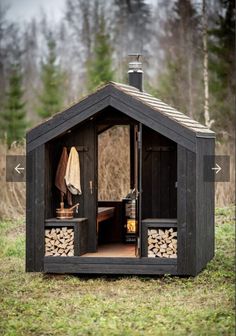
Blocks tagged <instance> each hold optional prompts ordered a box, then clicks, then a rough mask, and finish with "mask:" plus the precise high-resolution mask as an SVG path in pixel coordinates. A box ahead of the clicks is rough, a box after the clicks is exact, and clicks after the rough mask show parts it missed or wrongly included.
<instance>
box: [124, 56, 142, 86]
mask: <svg viewBox="0 0 236 336" xmlns="http://www.w3.org/2000/svg"><path fill="white" fill-rule="evenodd" d="M129 56H136V58H137V60H136V61H132V62H130V63H129V71H128V76H129V85H131V86H134V87H136V88H137V89H139V90H140V91H143V70H142V63H141V62H139V57H140V56H141V55H140V54H132V55H129Z"/></svg>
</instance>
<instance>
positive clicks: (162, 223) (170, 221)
mask: <svg viewBox="0 0 236 336" xmlns="http://www.w3.org/2000/svg"><path fill="white" fill-rule="evenodd" d="M142 225H144V226H146V225H147V226H148V227H152V226H153V227H155V228H156V227H160V228H162V227H163V228H165V227H168V228H171V227H173V228H175V227H176V228H177V219H175V218H145V219H143V220H142Z"/></svg>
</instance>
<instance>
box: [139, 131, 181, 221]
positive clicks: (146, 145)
mask: <svg viewBox="0 0 236 336" xmlns="http://www.w3.org/2000/svg"><path fill="white" fill-rule="evenodd" d="M160 146H163V147H171V148H172V149H171V150H170V151H161V150H157V149H155V148H158V147H160ZM176 151H177V150H176V144H175V143H174V142H173V141H171V140H170V139H168V138H166V137H164V136H162V135H161V134H159V133H157V132H155V131H153V130H151V129H150V128H148V127H146V126H143V146H142V165H143V167H142V180H143V188H142V218H143V219H145V218H176V216H177V190H176V186H175V183H176V181H177V158H176V154H177V153H176Z"/></svg>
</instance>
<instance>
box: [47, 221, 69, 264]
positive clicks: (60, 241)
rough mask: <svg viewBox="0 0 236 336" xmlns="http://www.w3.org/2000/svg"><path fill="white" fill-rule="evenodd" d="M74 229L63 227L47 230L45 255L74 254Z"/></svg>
mask: <svg viewBox="0 0 236 336" xmlns="http://www.w3.org/2000/svg"><path fill="white" fill-rule="evenodd" d="M73 255H74V230H73V229H70V228H67V227H62V228H52V229H47V230H45V256H64V257H66V256H70V257H71V256H73Z"/></svg>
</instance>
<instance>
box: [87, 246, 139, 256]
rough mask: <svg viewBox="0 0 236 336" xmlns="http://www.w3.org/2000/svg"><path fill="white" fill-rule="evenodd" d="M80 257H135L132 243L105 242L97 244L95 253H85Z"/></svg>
mask: <svg viewBox="0 0 236 336" xmlns="http://www.w3.org/2000/svg"><path fill="white" fill-rule="evenodd" d="M81 257H116V258H135V257H136V256H135V245H134V244H106V245H100V246H98V251H97V252H95V253H85V254H83V255H82V256H81Z"/></svg>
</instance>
